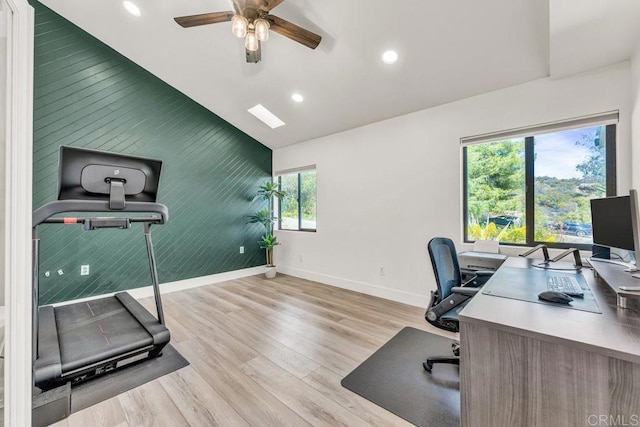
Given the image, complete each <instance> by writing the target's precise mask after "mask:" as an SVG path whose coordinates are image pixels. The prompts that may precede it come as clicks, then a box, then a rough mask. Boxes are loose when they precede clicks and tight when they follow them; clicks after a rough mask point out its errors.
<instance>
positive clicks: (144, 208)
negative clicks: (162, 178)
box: [31, 200, 169, 228]
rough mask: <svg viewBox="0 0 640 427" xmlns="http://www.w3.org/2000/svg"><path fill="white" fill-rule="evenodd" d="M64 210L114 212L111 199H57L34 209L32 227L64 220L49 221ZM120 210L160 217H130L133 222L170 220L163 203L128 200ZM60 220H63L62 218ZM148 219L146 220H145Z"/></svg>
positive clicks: (163, 221) (161, 222) (162, 221)
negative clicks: (110, 205)
mask: <svg viewBox="0 0 640 427" xmlns="http://www.w3.org/2000/svg"><path fill="white" fill-rule="evenodd" d="M64 212H113V210H112V209H109V201H102V200H56V201H54V202H49V203H47V204H46V205H44V206H41V207H39V208H38V209H36V210H35V211H33V217H32V225H31V226H32V227H34V228H35V227H36V226H38V225H40V224H42V223H46V222H63V221H59V220H57V219H56V220H55V221H49V220H50V219H51V217H52V216H54V215H57V214H60V213H64ZM118 212H138V213H157V214H160V218H130V220H131V221H132V222H149V220H150V219H151V220H152V221H153V222H156V223H157V224H164V223H165V222H167V221H168V220H169V209H168V208H167V207H166V206H165V205H163V204H161V203H149V202H127V204H126V205H125V207H124V209H118ZM54 219H55V218H54ZM60 220H63V219H62V218H60ZM145 220H146V221H145Z"/></svg>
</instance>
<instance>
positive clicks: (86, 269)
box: [80, 264, 89, 276]
mask: <svg viewBox="0 0 640 427" xmlns="http://www.w3.org/2000/svg"><path fill="white" fill-rule="evenodd" d="M80 275H81V276H88V275H89V264H85V265H81V266H80Z"/></svg>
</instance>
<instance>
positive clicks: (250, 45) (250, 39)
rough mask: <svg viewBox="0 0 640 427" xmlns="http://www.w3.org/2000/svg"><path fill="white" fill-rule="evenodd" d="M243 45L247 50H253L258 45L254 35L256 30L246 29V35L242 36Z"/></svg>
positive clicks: (256, 48)
mask: <svg viewBox="0 0 640 427" xmlns="http://www.w3.org/2000/svg"><path fill="white" fill-rule="evenodd" d="M244 47H245V48H246V49H247V50H248V51H249V52H255V51H256V50H258V48H259V47H260V42H259V41H258V38H257V37H256V32H255V31H253V30H249V31H247V36H246V37H245V38H244Z"/></svg>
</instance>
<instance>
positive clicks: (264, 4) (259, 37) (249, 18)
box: [174, 0, 322, 63]
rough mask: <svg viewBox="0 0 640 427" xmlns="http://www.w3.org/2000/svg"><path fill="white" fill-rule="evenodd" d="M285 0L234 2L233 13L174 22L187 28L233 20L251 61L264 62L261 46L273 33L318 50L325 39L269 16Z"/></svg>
mask: <svg viewBox="0 0 640 427" xmlns="http://www.w3.org/2000/svg"><path fill="white" fill-rule="evenodd" d="M283 1H284V0H233V9H234V11H233V12H232V11H228V12H214V13H203V14H200V15H190V16H179V17H177V18H174V19H175V21H176V22H177V23H178V24H180V25H181V26H183V27H184V28H188V27H197V26H199V25H208V24H217V23H218V22H228V21H231V31H232V32H233V34H234V35H236V36H237V37H241V38H244V39H245V41H244V47H245V53H246V58H247V62H253V63H257V62H260V59H261V53H260V50H261V49H260V43H261V42H263V41H266V40H268V39H269V30H273V31H275V32H276V33H278V34H281V35H283V36H285V37H288V38H290V39H291V40H294V41H297V42H298V43H300V44H303V45H305V46H307V47H308V48H311V49H315V48H316V47H317V46H318V45H319V44H320V41H321V40H322V37H321V36H319V35H317V34H314V33H312V32H311V31H309V30H305V29H304V28H302V27H299V26H297V25H295V24H292V23H291V22H289V21H286V20H284V19H282V18H279V17H277V16H275V15H271V14H270V13H269V12H270V11H271V9H273V8H275V7H276V6H278V5H279V4H280V3H282V2H283Z"/></svg>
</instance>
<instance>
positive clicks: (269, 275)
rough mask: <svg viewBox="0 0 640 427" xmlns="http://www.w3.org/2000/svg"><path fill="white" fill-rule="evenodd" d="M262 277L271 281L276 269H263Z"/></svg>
mask: <svg viewBox="0 0 640 427" xmlns="http://www.w3.org/2000/svg"><path fill="white" fill-rule="evenodd" d="M264 277H266V278H267V279H273V278H274V277H276V268H275V267H265V270H264Z"/></svg>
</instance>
